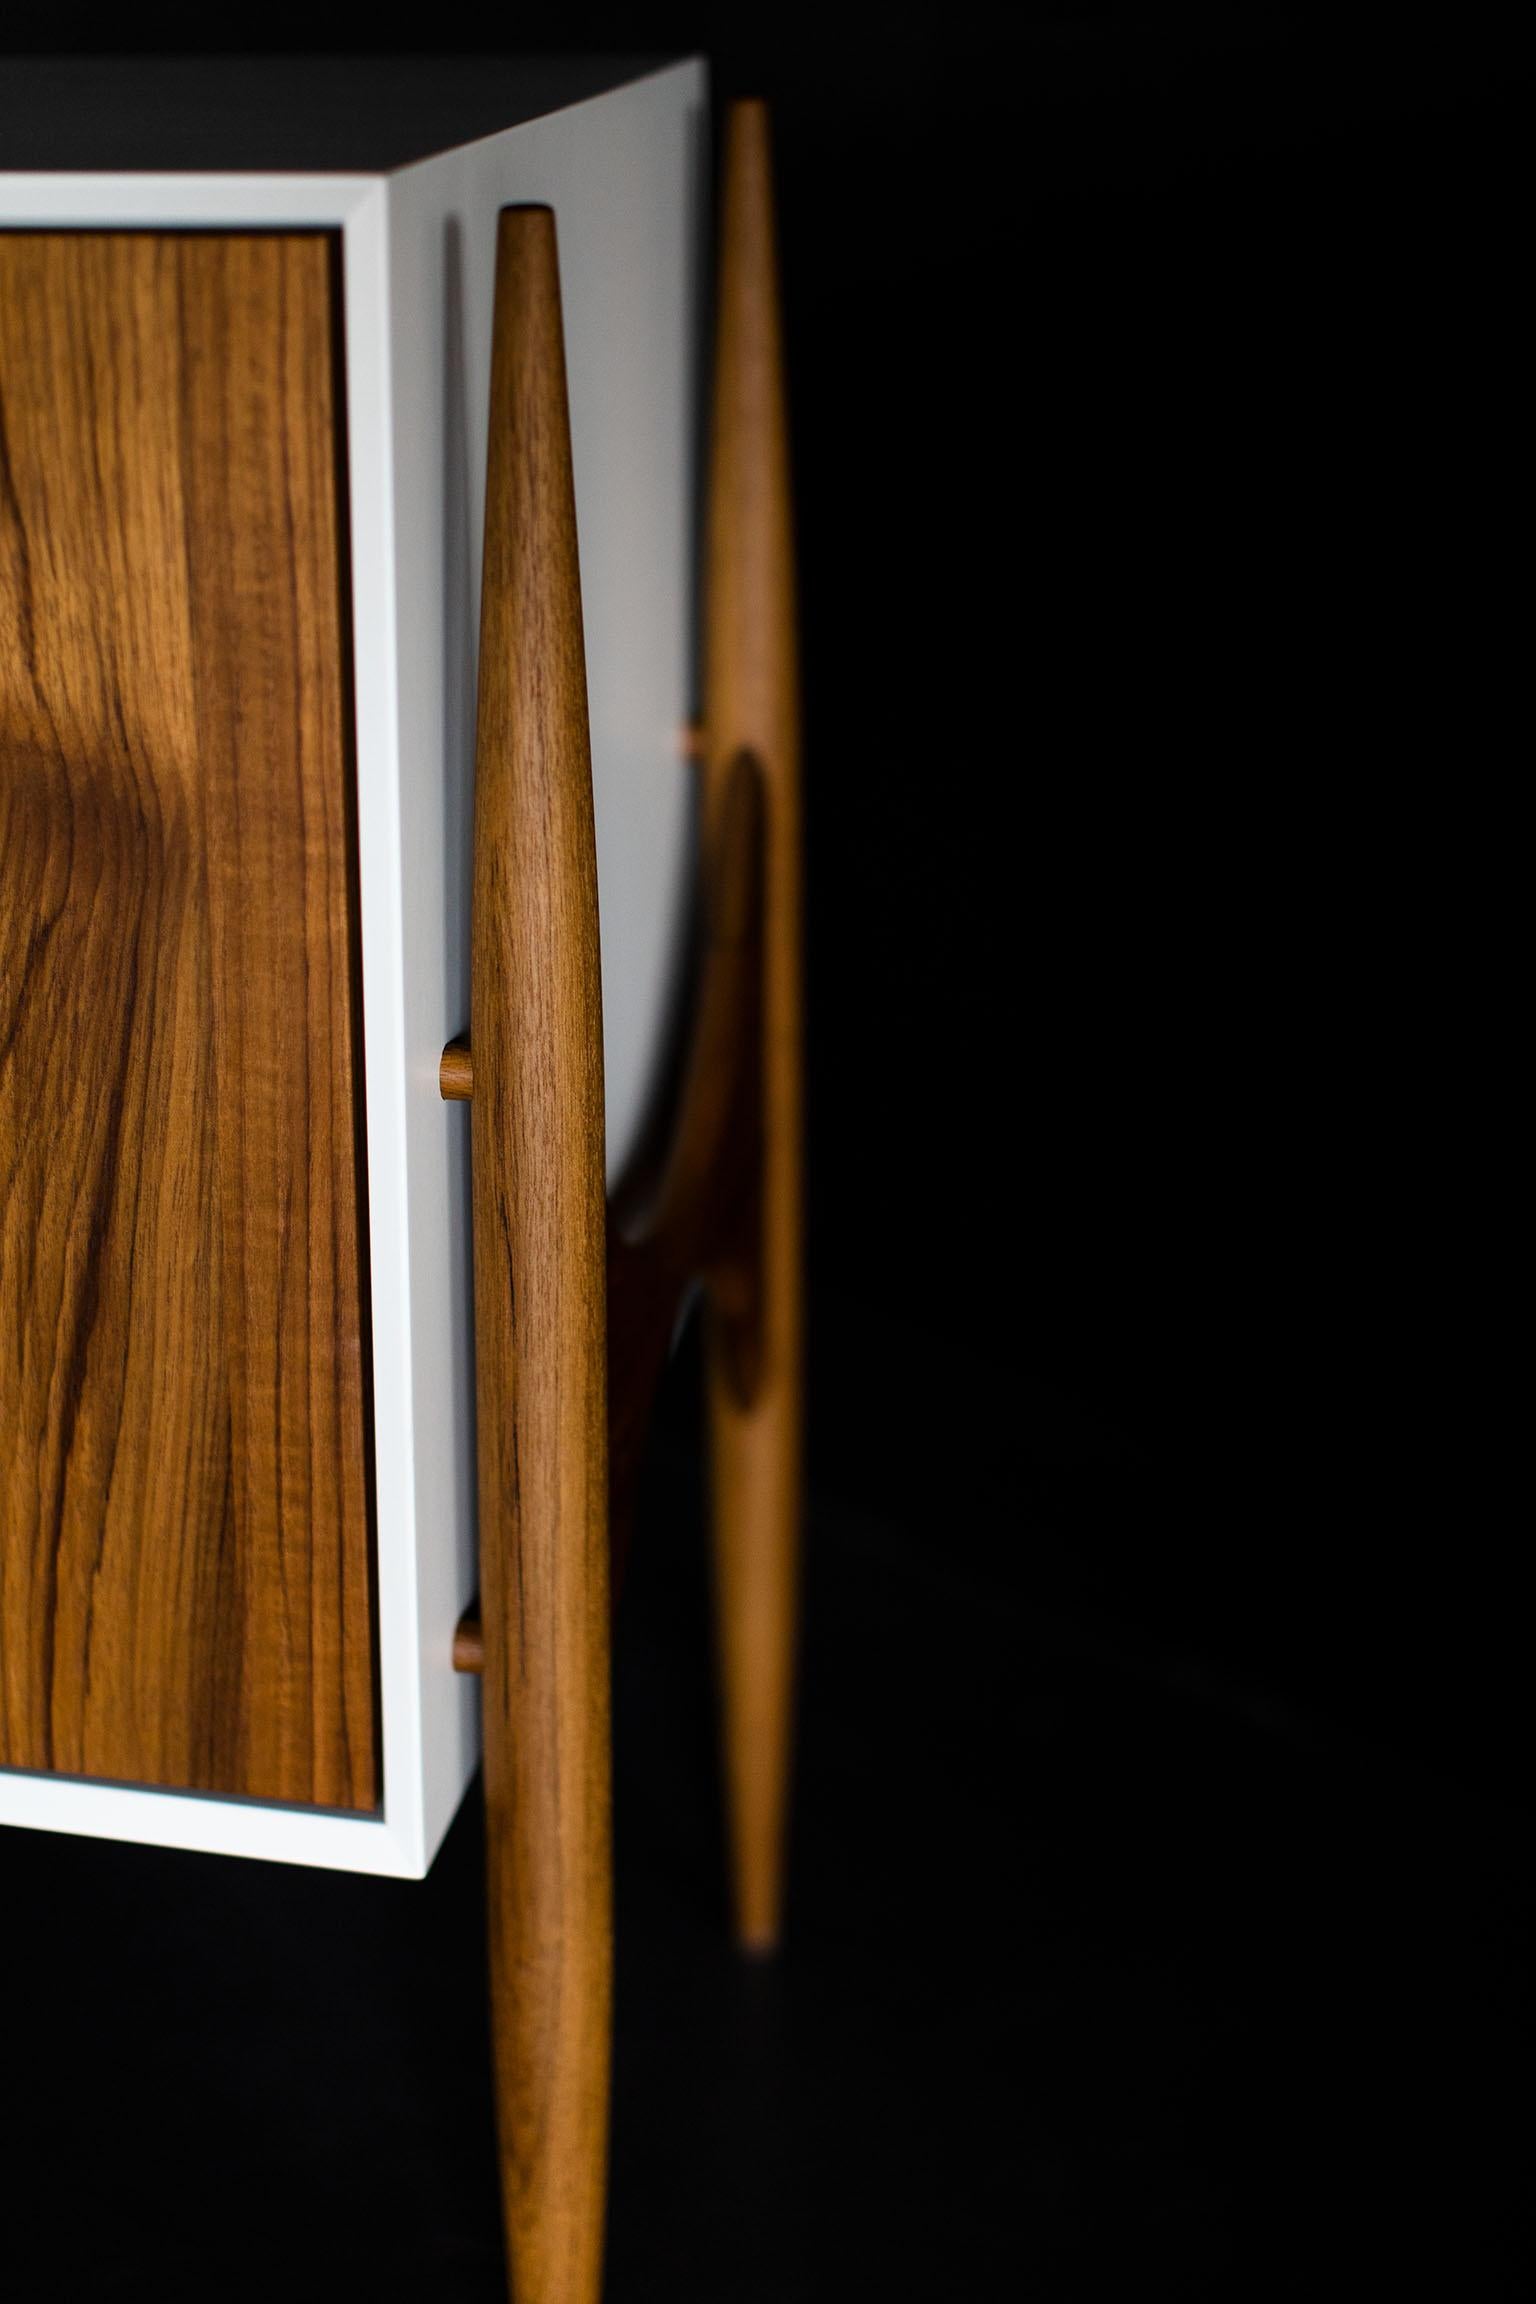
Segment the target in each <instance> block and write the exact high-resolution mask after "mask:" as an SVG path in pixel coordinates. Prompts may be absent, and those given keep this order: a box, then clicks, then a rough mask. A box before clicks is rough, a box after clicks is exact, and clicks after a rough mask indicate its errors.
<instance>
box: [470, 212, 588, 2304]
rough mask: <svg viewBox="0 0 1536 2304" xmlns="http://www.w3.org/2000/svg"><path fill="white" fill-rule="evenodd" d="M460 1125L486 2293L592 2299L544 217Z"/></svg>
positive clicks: (568, 834) (509, 232)
mask: <svg viewBox="0 0 1536 2304" xmlns="http://www.w3.org/2000/svg"><path fill="white" fill-rule="evenodd" d="M474 843H475V862H474V915H473V939H472V940H473V988H472V994H471V1038H472V1046H473V1052H474V1088H473V1103H472V1118H471V1129H472V1145H473V1163H474V1186H473V1190H474V1255H475V1343H476V1364H477V1379H476V1382H477V1405H478V1417H479V1486H480V1613H481V1628H482V1640H483V1664H484V1679H483V1687H484V1718H485V1800H486V1836H487V1870H488V1875H489V1891H490V1959H491V1996H492V2015H493V2026H494V2041H495V2046H494V2054H495V2071H496V2093H497V2118H498V2128H499V2142H500V2153H501V2171H502V2195H503V2203H504V2208H505V2220H506V2234H507V2250H508V2258H509V2266H510V2273H511V2286H512V2296H513V2299H514V2304H596V2300H597V2297H598V2294H599V2290H600V2285H601V2278H602V2243H603V2222H604V2192H605V2182H606V2164H607V2144H608V2090H609V2057H610V2049H609V2032H610V2023H611V2003H612V1983H611V1978H612V1882H611V1828H610V1729H609V1605H608V1530H607V1493H608V1479H607V1408H606V1396H605V1384H606V1378H605V1310H604V1269H605V1257H604V1222H605V1217H604V1192H603V1073H602V1032H601V997H600V989H599V981H598V945H597V876H596V861H595V851H594V845H593V829H592V777H591V761H590V755H589V747H588V732H587V704H586V677H585V671H584V667H583V657H582V630H581V594H580V585H579V580H578V573H577V559H576V519H575V504H574V499H573V494H572V487H571V461H570V435H569V428H568V424H567V417H566V393H565V366H564V354H563V349H562V342H561V325H560V292H559V280H558V272H557V266H556V256H555V230H554V220H553V217H552V216H551V215H550V213H549V211H548V210H547V209H509V210H506V211H505V212H504V213H503V215H502V217H501V221H500V230H499V239H498V246H497V267H496V309H495V331H494V343H493V354H492V377H491V426H490V455H489V464H488V469H487V483H486V512H485V572H484V590H483V597H482V607H481V637H480V699H479V724H478V734H477V741H476V787H475V832H474Z"/></svg>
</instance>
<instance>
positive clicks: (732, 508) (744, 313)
mask: <svg viewBox="0 0 1536 2304" xmlns="http://www.w3.org/2000/svg"><path fill="white" fill-rule="evenodd" d="M717 327H718V334H717V341H716V352H715V395H714V418H713V441H712V452H711V466H710V497H709V532H708V534H709V541H708V565H707V593H706V607H705V651H704V653H705V694H704V728H705V743H706V761H707V767H706V777H707V804H709V805H712V806H718V805H719V803H720V795H721V794H722V792H723V790H724V779H725V777H726V775H727V773H728V771H729V768H730V764H731V762H732V761H733V760H734V758H735V757H736V755H737V753H738V752H740V751H743V750H744V751H747V752H750V753H751V754H753V755H754V756H755V758H756V760H757V762H758V764H759V767H760V770H761V773H762V779H763V792H764V801H765V878H764V899H763V904H764V917H763V937H764V982H763V1084H762V1123H763V1159H764V1176H763V1205H762V1263H761V1273H760V1288H761V1304H760V1319H761V1338H760V1342H761V1365H760V1369H759V1372H758V1375H757V1380H756V1382H755V1383H754V1384H753V1385H752V1386H751V1387H750V1389H749V1390H748V1389H744V1388H743V1386H742V1385H741V1383H740V1381H739V1375H738V1371H737V1369H736V1365H735V1361H734V1356H733V1354H732V1353H731V1351H730V1350H729V1348H728V1342H729V1340H728V1337H727V1335H726V1332H725V1328H724V1323H723V1322H716V1323H715V1324H714V1325H713V1330H712V1334H711V1339H710V1343H709V1346H708V1348H707V1357H708V1386H709V1417H710V1434H711V1467H712V1481H713V1514H714V1541H715V1567H716V1605H717V1618H718V1631H719V1644H720V1665H721V1674H720V1676H721V1704H722V1726H723V1735H724V1751H725V1777H726V1789H727V1797H728V1803H729V1829H730V1841H731V1851H732V1861H733V1869H734V1876H735V1895H736V1914H737V1927H738V1931H739V1934H740V1937H741V1940H742V1942H743V1944H744V1945H746V1946H748V1947H750V1948H752V1949H754V1950H766V1949H768V1948H769V1947H771V1946H772V1945H773V1943H774V1942H775V1941H776V1939H777V1936H778V1933H779V1926H780V1918H781V1907H782V1901H783V1878H784V1838H785V1820H786V1806H787V1794H788V1781H789V1766H790V1734H791V1714H792V1705H793V1690H794V1663H795V1629H796V1615H797V1560H798V1552H799V1524H800V1492H801V1459H802V1439H801V1432H802V1421H803V1377H802V1358H803V1310H802V1285H801V1276H800V1275H801V1234H802V1184H801V1165H802V1160H801V1067H802V1052H801V960H800V947H801V871H800V841H801V834H800V763H799V695H798V674H797V667H796V654H795V636H794V583H793V565H792V548H791V533H790V494H789V459H788V449H787V440H786V426H785V412H784V384H783V368H782V355H781V346H780V330H779V313H778V282H777V258H776V252H775V245H774V219H773V192H772V179H771V170H770V160H769V147H768V123H767V114H766V111H765V109H764V107H763V106H762V105H760V104H739V105H735V106H733V107H732V109H731V112H730V114H729V116H728V119H727V125H726V145H725V155H724V172H723V185H722V208H721V217H720V278H719V298H718V322H717Z"/></svg>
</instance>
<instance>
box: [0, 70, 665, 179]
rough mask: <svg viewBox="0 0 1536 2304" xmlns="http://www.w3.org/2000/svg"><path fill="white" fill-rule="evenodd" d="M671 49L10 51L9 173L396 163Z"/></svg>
mask: <svg viewBox="0 0 1536 2304" xmlns="http://www.w3.org/2000/svg"><path fill="white" fill-rule="evenodd" d="M665 61H666V59H664V58H661V57H654V56H461V57H442V56H409V57H406V56H402V57H344V56H291V57H290V56H264V57H204V56H159V57H92V58H85V57H55V56H28V57H7V58H5V59H4V60H3V61H0V172H6V171H29V172H30V171H55V170H57V171H60V172H68V173H86V172H90V173H95V172H97V171H104V172H108V173H115V172H118V171H131V170H136V169H146V170H154V171H166V170H169V171H175V170H182V169H185V170H187V171H189V172H195V173H199V174H215V173H217V174H224V173H230V174H245V173H247V172H254V173H262V172H266V171H272V172H275V173H287V172H289V171H298V172H302V173H306V174H309V173H322V174H325V173H331V172H334V173H337V174H344V175H352V174H359V175H379V174H387V173H388V172H390V171H391V170H393V169H396V168H405V167H409V166H410V165H411V163H412V162H413V161H417V160H425V159H428V158H430V157H431V155H432V154H433V153H436V152H446V151H449V150H451V149H452V148H453V147H454V146H455V145H458V144H469V143H473V142H474V141H475V140H476V139H477V138H479V137H482V136H491V135H495V134H497V133H498V132H499V131H500V130H502V129H505V128H515V127H517V126H519V125H520V124H521V123H522V122H523V121H525V120H534V119H537V118H539V117H540V116H541V115H542V114H545V113H549V112H558V111H560V110H562V109H563V108H564V107H565V106H566V105H568V104H577V103H581V102H584V101H585V100H586V99H587V98H589V97H592V96H598V95H602V94H603V93H605V92H606V91H607V90H608V89H611V88H616V87H620V86H622V85H623V84H624V83H625V82H626V81H630V80H636V79H639V78H641V77H643V76H644V75H645V74H646V73H648V72H651V71H654V70H656V69H658V68H659V66H660V65H661V64H663V63H664V62H665Z"/></svg>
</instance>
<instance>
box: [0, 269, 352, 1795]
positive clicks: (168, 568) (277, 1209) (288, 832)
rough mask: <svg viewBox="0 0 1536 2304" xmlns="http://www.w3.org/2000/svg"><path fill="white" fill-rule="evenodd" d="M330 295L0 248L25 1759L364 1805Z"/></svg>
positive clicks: (1, 896)
mask: <svg viewBox="0 0 1536 2304" xmlns="http://www.w3.org/2000/svg"><path fill="white" fill-rule="evenodd" d="M335 273H336V254H335V249H334V246H333V244H332V242H331V240H330V238H329V237H328V236H326V235H322V234H306V235H286V236H283V235H235V234H181V235H177V234H132V233H121V234H115V233H94V232H92V233H38V234H30V233H7V234H4V235H0V1434H3V1449H0V1764H3V1765H6V1766H9V1767H19V1768H28V1769H45V1770H59V1771H64V1772H68V1773H71V1774H80V1775H87V1776H93V1777H102V1778H113V1779H125V1780H130V1781H134V1782H141V1783H146V1784H153V1785H161V1786H174V1787H190V1788H195V1789H197V1790H201V1791H207V1792H217V1793H226V1794H240V1795H245V1796H249V1797H252V1798H257V1799H263V1800H280V1801H300V1802H309V1803H316V1804H321V1805H325V1806H334V1807H340V1808H350V1809H360V1808H371V1807H373V1806H374V1805H375V1803H376V1801H377V1798H378V1794H379V1773H378V1762H377V1757H376V1752H377V1746H376V1732H375V1692H374V1643H373V1601H372V1594H371V1564H370V1546H371V1533H370V1526H369V1520H370V1512H369V1498H368V1480H367V1472H366V1461H367V1431H366V1414H367V1410H366V1382H367V1375H366V1364H365V1345H364V1337H365V1319H364V1308H365V1307H364V1285H365V1275H364V1244H363V1240H362V1235H361V1221H362V1220H361V1216H360V1192H359V1178H360V1166H361V1141H360V1121H359V1110H360V1106H359V1098H358V1066H359V1062H360V1054H359V1046H358V1038H357V1002H356V992H355V977H356V965H357V940H356V905H355V894H354V889H353V852H354V842H353V837H352V831H351V822H350V789H349V779H350V774H351V769H350V761H349V725H348V723H349V711H350V704H349V698H348V696H347V693H346V665H347V648H346V639H345V601H344V596H343V579H342V555H341V525H340V521H341V510H340V503H339V496H340V489H339V481H338V473H339V458H338V447H337V437H336V429H335V428H336V424H337V422H338V405H337V403H338V379H337V373H336V366H337V350H336V334H335V313H336V302H335V299H336V277H335Z"/></svg>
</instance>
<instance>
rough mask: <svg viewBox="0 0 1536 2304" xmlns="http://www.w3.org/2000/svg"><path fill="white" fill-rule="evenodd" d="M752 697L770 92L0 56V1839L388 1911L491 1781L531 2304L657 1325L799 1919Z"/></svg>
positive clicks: (763, 539) (789, 815)
mask: <svg viewBox="0 0 1536 2304" xmlns="http://www.w3.org/2000/svg"><path fill="white" fill-rule="evenodd" d="M717 179H718V186H719V191H718V201H717V200H716V196H715V185H716V181H717ZM712 219H713V222H712ZM797 720H798V698H797V677H796V662H795V640H794V608H793V587H792V568H791V535H790V508H789V484H788V458H787V449H786V426H785V416H784V398H783V378H782V357H781V344H780V323H779V317H778V307H777V288H776V255H775V244H774V222H773V209H772V198H771V189H770V162H769V152H768V133H767V122H766V117H765V115H764V113H763V110H762V108H761V107H760V106H757V105H736V106H733V107H731V108H730V110H729V112H728V115H727V117H726V120H725V122H724V133H723V135H722V136H721V138H720V148H719V153H718V157H717V155H716V154H715V151H714V146H713V137H712V129H711V120H710V112H709V101H708V85H707V74H706V71H705V69H704V67H703V66H702V65H701V64H700V63H698V62H696V61H685V62H682V63H678V64H670V65H661V66H656V65H652V64H648V63H646V62H643V61H642V62H637V63H628V62H614V61H607V60H599V59H590V58H588V59H579V60H572V61H568V62H559V61H554V60H550V59H539V60H532V61H518V60H512V59H509V60H497V59H486V58H477V59H474V60H473V61H464V62H459V63H450V62H444V61H441V60H431V59H425V60H423V59H412V60H409V61H405V60H401V61H399V62H389V61H383V60H375V61H371V62H343V61H341V60H336V59H329V60H302V61H300V60H294V61H291V62H289V61H283V60H275V59H273V60H262V61H252V60H241V61H238V62H237V61H228V62H214V61H209V60H200V59H193V58H188V59H161V60H157V61H154V62H149V61H141V62H138V63H127V62H122V61H110V62H109V61H101V62H94V63H93V62H90V61H87V60H78V61H72V62H68V63H65V62H60V61H56V60H50V59H35V60H17V61H13V62H7V63H6V64H5V65H4V66H0V1824H7V1825H13V1826H16V1825H20V1826H31V1827H35V1828H40V1829H44V1830H54V1831H66V1832H77V1833H85V1834H94V1835H100V1836H106V1837H112V1838H118V1839H126V1840H135V1841H143V1842H152V1843H157V1844H160V1845H164V1846H172V1847H182V1848H193V1849H202V1850H207V1851H210V1852H217V1853H222V1854H224V1855H227V1856H236V1857H248V1858H250V1857H255V1858H267V1859H275V1860H280V1861H284V1862H290V1863H298V1864H311V1865H324V1866H335V1867H341V1868H344V1869H351V1870H356V1871H366V1872H377V1873H391V1874H396V1875H403V1876H407V1877H421V1876H422V1875H424V1874H425V1872H426V1871H427V1869H428V1867H429V1866H430V1864H431V1862H432V1859H433V1855H434V1853H435V1851H436V1850H437V1848H438V1846H439V1844H440V1842H441V1840H442V1838H443V1835H444V1833H445V1832H446V1830H447V1828H448V1825H449V1824H450V1822H451V1821H452V1818H453V1816H454V1814H455V1812H456V1810H457V1808H458V1806H459V1803H460V1801H461V1800H462V1798H463V1796H464V1794H465V1791H466V1788H467V1787H468V1786H469V1784H470V1783H471V1781H472V1779H473V1778H474V1776H475V1773H476V1770H477V1767H478V1766H479V1765H480V1764H481V1762H482V1760H483V1783H484V1797H485V1801H486V1808H487V1851H488V1855H487V1869H488V1894H489V1904H490V1947H491V1978H490V1993H491V2011H492V2030H493V2044H494V2062H495V2068H496V2074H497V2104H498V2123H499V2143H500V2152H501V2159H502V2167H503V2197H504V2206H505V2222H506V2230H507V2240H508V2257H509V2270H510V2279H511V2287H512V2294H513V2296H514V2298H516V2299H517V2300H518V2304H580V2300H591V2299H595V2298H596V2297H597V2295H598V2294H599V2291H600V2283H601V2260H602V2226H603V2201H604V2182H605V2163H606V2151H607V2121H608V2064H609V2034H610V2021H611V2019H610V2004H611V1971H612V1917H611V1909H612V1897H611V1825H610V1793H609V1780H610V1743H611V1733H612V1729H611V1719H610V1699H609V1643H610V1625H611V1613H612V1607H613V1604H614V1599H615V1595H616V1591H617V1585H618V1580H619V1571H620V1570H621V1568H622V1562H623V1558H624V1553H625V1548H626V1545H627V1542H628V1536H629V1529H630V1524H631V1521H632V1519H633V1504H634V1493H635V1483H636V1477H637V1473H638V1468H639V1464H640V1460H641V1452H642V1449H643V1444H644V1436H645V1429H646V1420H647V1413H648V1409H649V1405H650V1402H651V1399H652V1396H653V1394H654V1390H655V1386H656V1383H657V1381H658V1378H659V1375H660V1372H661V1370H662V1367H663V1365H664V1362H665V1359H666V1356H667V1352H668V1349H669V1346H670V1343H671V1340H672V1338H673V1335H674V1332H675V1328H676V1322H677V1317H678V1314H679V1311H680V1309H681V1308H682V1307H683V1305H684V1304H685V1303H686V1302H688V1301H689V1300H690V1299H691V1297H692V1296H693V1294H694V1293H695V1292H696V1291H702V1296H703V1303H704V1313H703V1317H704V1320H705V1365H706V1393H707V1399H706V1403H705V1418H706V1424H707V1430H708V1446H709V1461H710V1473H711V1498H712V1523H713V1542H714V1560H715V1590H716V1618H717V1626H718V1638H719V1664H720V1672H719V1679H720V1690H721V1704H720V1716H721V1728H722V1737H723V1752H724V1776H725V1781H726V1786H727V1792H728V1802H729V1811H730V1833H729V1839H730V1846H731V1851H732V1860H733V1869H734V1886H735V1900H736V1911H737V1920H738V1928H739V1933H740V1936H741V1940H742V1943H743V1945H744V1947H745V1948H747V1949H748V1950H751V1951H757V1952H761V1951H764V1950H766V1949H768V1948H770V1947H771V1946H772V1945H773V1944H774V1942H775V1940H776V1938H777V1935H778V1931H779V1924H780V1913H781V1906H782V1888H783V1882H782V1873H783V1843H784V1809H785V1797H786V1780H787V1771H788V1756H789V1743H790V1726H791V1712H792V1679H793V1658H794V1645H795V1614H796V1600H795V1593H796V1555H797V1548H798V1546H797V1527H798V1494H799V1486H800V1455H801V1437H800V1435H801V1421H802V1404H801V1392H802V1377H801V1361H802V1353H801V1328H802V1311H801V1283H800V1251H801V1198H802V1189H801V1166H802V1160H801V1110H800V1106H801V1096H800V1069H801V1066H800V1040H801V958H800V907H801V898H800V872H801V866H800V850H801V837H800V812H799V781H798V778H799V771H798V737H797Z"/></svg>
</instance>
